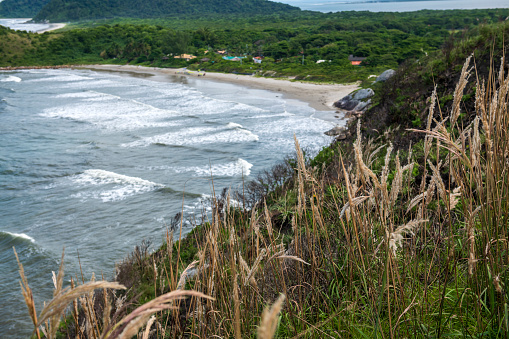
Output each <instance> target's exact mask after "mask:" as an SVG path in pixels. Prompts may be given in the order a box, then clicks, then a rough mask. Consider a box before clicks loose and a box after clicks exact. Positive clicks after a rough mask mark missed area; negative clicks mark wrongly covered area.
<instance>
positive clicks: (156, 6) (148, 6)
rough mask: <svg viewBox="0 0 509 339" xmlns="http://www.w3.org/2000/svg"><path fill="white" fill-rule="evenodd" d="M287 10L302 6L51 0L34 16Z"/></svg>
mask: <svg viewBox="0 0 509 339" xmlns="http://www.w3.org/2000/svg"><path fill="white" fill-rule="evenodd" d="M5 1H27V0H5ZM39 1H47V0H39ZM288 11H300V9H299V8H298V7H294V6H290V5H286V4H282V3H278V2H272V1H268V0H49V2H48V3H47V4H46V5H45V6H44V7H42V9H41V10H40V12H39V13H38V14H37V15H35V16H34V17H33V18H34V21H46V20H47V21H50V22H59V21H60V22H62V21H79V20H90V19H103V18H115V17H130V18H153V17H165V16H174V15H184V14H200V13H203V14H211V13H215V14H272V13H274V12H288Z"/></svg>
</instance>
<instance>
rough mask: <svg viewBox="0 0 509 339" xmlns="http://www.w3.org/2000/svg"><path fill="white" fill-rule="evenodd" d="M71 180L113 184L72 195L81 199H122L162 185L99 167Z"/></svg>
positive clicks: (83, 184)
mask: <svg viewBox="0 0 509 339" xmlns="http://www.w3.org/2000/svg"><path fill="white" fill-rule="evenodd" d="M72 181H73V182H74V183H76V184H78V185H80V186H111V185H114V187H113V188H111V189H103V190H99V191H81V192H79V193H76V194H73V195H72V197H73V198H79V199H81V200H87V199H88V198H94V199H100V200H102V201H103V202H110V201H117V200H124V199H126V198H127V197H129V196H132V195H135V194H140V193H146V192H150V191H153V190H155V189H158V188H162V187H164V185H161V184H157V183H155V182H152V181H148V180H145V179H141V178H138V177H130V176H127V175H123V174H118V173H115V172H109V171H105V170H101V169H90V170H86V171H85V172H83V173H82V174H79V175H76V176H74V177H73V178H72Z"/></svg>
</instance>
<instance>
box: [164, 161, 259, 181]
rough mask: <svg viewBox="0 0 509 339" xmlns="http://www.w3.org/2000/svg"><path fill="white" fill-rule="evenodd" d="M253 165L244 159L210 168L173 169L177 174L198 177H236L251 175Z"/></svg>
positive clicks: (214, 165) (213, 165)
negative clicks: (188, 174) (190, 173)
mask: <svg viewBox="0 0 509 339" xmlns="http://www.w3.org/2000/svg"><path fill="white" fill-rule="evenodd" d="M251 167H253V164H251V163H249V162H248V161H246V160H244V159H240V158H239V159H238V160H237V161H234V162H229V163H225V164H212V165H210V166H193V167H184V168H174V169H173V170H174V171H175V172H177V173H184V172H195V176H199V177H208V176H211V175H212V176H213V177H236V176H242V175H245V176H247V175H249V174H251Z"/></svg>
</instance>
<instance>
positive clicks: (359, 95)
mask: <svg viewBox="0 0 509 339" xmlns="http://www.w3.org/2000/svg"><path fill="white" fill-rule="evenodd" d="M373 95H375V92H374V91H373V90H372V89H371V88H363V89H361V90H358V91H357V92H355V93H354V95H353V99H354V100H365V99H368V98H371V97H372V96H373Z"/></svg>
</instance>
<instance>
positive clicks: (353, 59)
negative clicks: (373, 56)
mask: <svg viewBox="0 0 509 339" xmlns="http://www.w3.org/2000/svg"><path fill="white" fill-rule="evenodd" d="M348 60H350V63H351V64H352V65H353V66H359V65H360V64H361V63H362V62H363V61H364V60H366V58H365V57H356V56H353V55H352V54H350V55H349V56H348Z"/></svg>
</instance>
